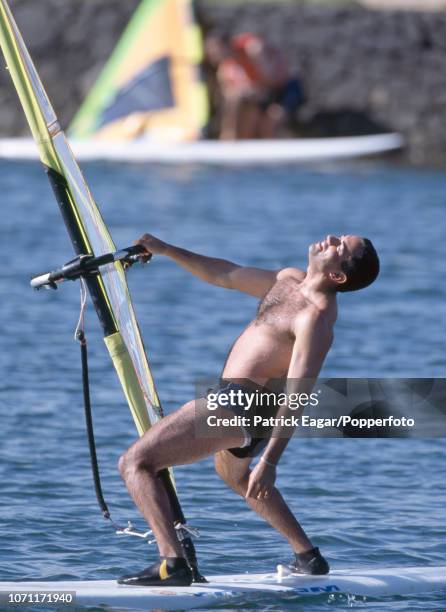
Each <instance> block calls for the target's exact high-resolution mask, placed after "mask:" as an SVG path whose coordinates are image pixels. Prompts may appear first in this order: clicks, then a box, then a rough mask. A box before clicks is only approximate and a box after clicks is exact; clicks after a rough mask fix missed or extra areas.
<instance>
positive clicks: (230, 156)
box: [0, 133, 404, 165]
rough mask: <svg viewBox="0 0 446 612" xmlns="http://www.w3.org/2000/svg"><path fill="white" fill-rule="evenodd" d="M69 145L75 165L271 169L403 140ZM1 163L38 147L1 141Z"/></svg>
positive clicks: (367, 151)
mask: <svg viewBox="0 0 446 612" xmlns="http://www.w3.org/2000/svg"><path fill="white" fill-rule="evenodd" d="M70 144H71V147H72V149H73V153H74V155H75V157H76V158H77V159H78V160H80V161H95V160H108V161H119V162H152V163H167V164H184V163H198V164H211V165H212V164H213V165H258V164H265V165H273V164H283V163H307V162H319V161H330V160H342V159H351V158H355V157H365V156H369V155H378V154H382V153H387V152H390V151H395V150H398V149H401V148H402V147H403V146H404V140H403V137H402V136H401V135H400V134H396V133H390V134H374V135H370V136H348V137H342V138H302V139H293V140H291V139H289V140H240V141H215V140H208V141H206V140H201V141H198V142H188V143H178V144H163V143H159V142H151V141H147V140H131V141H129V140H126V141H105V140H102V141H101V140H96V141H93V140H83V141H75V140H73V141H71V142H70ZM0 158H5V159H17V160H19V159H22V160H26V159H28V160H33V159H38V151H37V146H36V144H35V142H34V140H33V139H32V138H4V139H1V140H0Z"/></svg>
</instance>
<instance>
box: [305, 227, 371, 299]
mask: <svg viewBox="0 0 446 612" xmlns="http://www.w3.org/2000/svg"><path fill="white" fill-rule="evenodd" d="M309 271H310V272H319V273H322V274H323V275H324V276H325V277H326V279H327V281H328V284H329V286H330V287H332V288H333V289H334V290H335V291H342V292H347V291H357V290H358V289H363V288H364V287H367V286H368V285H371V284H372V283H373V281H374V280H375V279H376V277H377V276H378V274H379V259H378V255H377V253H376V251H375V248H374V246H373V244H372V243H371V242H370V240H368V239H367V238H361V237H359V236H340V237H339V238H338V237H336V236H327V237H326V238H325V239H324V240H321V241H320V242H315V243H314V244H312V245H310V249H309Z"/></svg>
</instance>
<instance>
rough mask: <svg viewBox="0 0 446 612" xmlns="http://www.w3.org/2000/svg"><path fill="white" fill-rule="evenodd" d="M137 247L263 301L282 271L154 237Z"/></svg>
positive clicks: (140, 242)
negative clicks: (251, 266) (207, 252)
mask: <svg viewBox="0 0 446 612" xmlns="http://www.w3.org/2000/svg"><path fill="white" fill-rule="evenodd" d="M137 244H140V245H142V246H143V247H144V248H145V249H146V250H147V251H148V252H149V253H153V254H156V255H165V256H167V257H170V258H171V259H173V260H174V261H175V262H176V263H177V264H179V265H180V266H181V267H182V268H184V269H185V270H187V271H188V272H191V274H194V275H195V276H198V278H201V280H204V281H206V282H207V283H211V284H212V285H217V286H219V287H225V288H226V289H236V290H238V291H242V292H243V293H248V294H250V295H254V296H256V297H259V298H260V297H263V296H264V295H265V294H266V293H267V292H268V291H269V289H270V288H271V287H272V285H273V284H274V283H275V282H276V279H277V274H278V272H273V271H271V270H262V269H261V268H250V267H244V266H239V265H237V264H235V263H232V262H231V261H227V260H225V259H218V258H215V257H206V256H204V255H199V254H198V253H192V251H187V250H186V249H181V248H179V247H176V246H173V245H171V244H167V243H166V242H163V241H162V240H159V239H158V238H156V237H155V236H152V235H151V234H144V236H142V237H141V238H140V239H139V240H138V241H137Z"/></svg>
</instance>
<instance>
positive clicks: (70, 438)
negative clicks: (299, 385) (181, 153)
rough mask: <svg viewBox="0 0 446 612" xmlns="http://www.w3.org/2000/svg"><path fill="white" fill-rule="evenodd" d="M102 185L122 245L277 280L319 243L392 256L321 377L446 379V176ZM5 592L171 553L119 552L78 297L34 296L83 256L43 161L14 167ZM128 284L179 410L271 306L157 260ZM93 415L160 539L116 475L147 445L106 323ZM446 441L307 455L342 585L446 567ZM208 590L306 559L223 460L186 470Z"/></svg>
mask: <svg viewBox="0 0 446 612" xmlns="http://www.w3.org/2000/svg"><path fill="white" fill-rule="evenodd" d="M85 173H86V176H87V178H88V180H89V182H90V185H91V188H92V191H93V193H94V195H95V198H96V200H97V202H98V203H99V205H100V207H101V210H102V213H103V216H104V218H105V220H106V222H107V224H108V225H109V227H110V229H111V232H112V235H113V237H114V240H115V242H116V244H117V245H119V246H120V247H124V246H128V245H130V244H132V243H133V241H134V240H135V239H136V238H137V237H139V236H140V235H141V234H142V233H144V232H151V233H154V234H155V235H158V236H160V237H161V238H163V239H164V240H166V241H168V242H171V243H174V244H177V245H180V246H182V247H185V248H188V249H191V250H194V251H197V252H201V253H204V254H208V255H212V256H216V257H224V258H227V259H230V260H233V261H236V262H238V263H242V264H246V265H254V266H260V267H266V268H272V269H276V268H280V267H285V266H291V265H298V266H301V267H302V266H305V262H306V253H307V247H308V244H309V243H310V242H312V241H315V240H318V239H320V238H321V237H323V236H325V235H326V234H327V233H334V234H336V233H343V234H347V233H358V234H361V235H366V236H368V237H370V238H371V239H372V240H373V241H374V242H375V244H376V246H377V248H378V250H379V252H380V255H381V261H382V273H381V276H380V279H379V281H378V282H377V283H376V284H375V285H374V286H372V287H371V288H369V289H367V290H366V291H364V292H359V293H358V294H352V295H345V296H341V299H340V316H339V320H338V323H337V326H336V339H335V343H334V346H333V348H332V350H331V353H330V355H329V357H328V359H327V361H326V364H325V367H324V370H323V372H322V375H323V376H342V377H398V376H404V377H444V376H445V373H446V367H445V365H446V359H445V348H444V347H445V306H444V304H445V301H446V285H445V282H444V272H445V256H446V247H445V244H446V240H445V235H446V234H445V229H446V175H445V174H444V173H440V172H433V171H428V170H413V169H407V168H404V167H396V166H391V165H386V164H384V163H373V164H371V163H360V164H354V165H351V164H344V165H341V166H339V165H333V166H332V165H325V166H322V167H317V168H296V167H281V168H266V169H265V168H262V169H259V168H246V169H243V170H236V169H218V168H201V167H194V166H190V167H187V166H182V167H162V166H154V167H148V166H147V165H128V166H116V165H112V164H91V165H86V166H85ZM0 193H1V199H2V212H1V221H0V251H1V259H2V266H1V267H0V281H1V287H2V294H1V295H2V299H1V301H0V337H1V342H2V350H1V352H0V370H1V373H2V376H1V379H0V415H1V430H0V431H1V433H0V499H1V510H0V536H1V540H0V581H1V580H38V579H39V580H63V579H87V580H91V579H113V578H114V577H116V576H118V575H120V574H121V573H127V572H128V571H129V570H130V571H132V570H137V569H140V568H142V567H144V566H145V565H147V564H148V563H149V561H150V559H151V558H153V557H154V556H155V549H148V547H147V545H145V544H144V543H143V542H141V541H139V540H138V539H136V538H135V539H134V540H133V539H131V538H127V539H126V538H119V537H117V536H115V535H114V533H113V530H112V529H111V528H110V527H109V526H108V524H107V523H105V522H104V521H103V519H102V518H101V516H100V513H99V511H98V509H97V506H96V502H95V498H94V491H93V488H92V479H91V474H90V468H89V457H88V448H87V442H86V435H85V426H84V417H83V406H82V395H81V392H82V390H81V383H80V362H79V354H78V351H79V349H78V346H77V343H76V342H75V341H74V340H73V331H74V327H75V325H76V322H77V317H78V311H79V289H78V286H77V284H76V283H66V284H65V285H64V286H63V287H62V288H60V290H58V291H57V292H49V291H48V292H39V293H33V292H32V290H31V289H30V288H29V277H30V276H31V275H32V274H34V273H38V272H42V271H46V270H48V269H51V268H52V267H56V266H57V265H59V264H61V263H64V262H65V261H68V260H69V259H71V258H72V256H73V255H72V248H71V245H70V243H69V240H68V238H67V234H66V231H65V228H64V226H63V223H62V220H61V217H60V213H59V211H58V208H57V205H56V203H55V200H54V198H53V195H52V193H51V192H50V189H49V186H48V184H47V180H46V178H45V176H44V174H43V172H42V170H41V167H40V166H39V165H38V164H34V163H6V162H1V163H0ZM129 284H130V287H131V291H132V295H133V297H134V302H135V308H136V312H137V315H138V319H139V322H140V327H141V330H142V334H143V337H144V339H145V343H146V345H147V349H148V354H149V357H150V361H151V365H152V369H153V372H154V376H155V379H156V381H157V384H158V389H159V393H160V395H161V398H162V400H163V403H164V407H165V410H166V411H167V412H170V411H172V410H174V409H176V408H177V407H179V406H180V405H181V404H182V403H184V402H185V401H186V400H188V399H190V398H191V397H193V394H194V383H195V381H196V380H197V379H199V378H203V377H215V376H217V375H218V374H219V372H220V370H221V367H222V365H223V362H224V359H225V357H226V354H227V351H228V349H229V348H230V346H231V344H232V342H233V341H234V339H235V337H236V336H237V335H238V334H239V333H240V331H241V330H242V328H243V326H244V325H246V324H247V323H248V322H249V320H250V318H251V317H252V316H253V314H254V312H255V308H256V302H255V300H254V299H253V298H251V297H249V296H245V295H241V294H237V293H234V292H230V291H224V290H222V289H219V288H216V287H213V286H210V285H206V284H204V283H202V282H200V281H199V280H197V279H196V278H194V277H192V276H190V275H188V274H187V273H185V272H184V271H183V270H181V269H180V268H178V267H176V266H175V265H174V264H173V263H172V262H171V261H168V260H166V259H163V258H162V257H159V258H158V257H155V258H154V260H153V262H152V263H151V264H150V265H148V266H146V267H145V268H136V267H135V268H133V269H132V270H131V272H130V274H129ZM87 334H88V339H89V346H90V368H91V385H92V399H93V405H94V418H95V426H96V436H97V443H98V453H99V459H100V466H101V472H102V475H103V484H104V490H105V493H106V498H107V500H108V502H109V505H110V507H111V509H112V514H113V516H114V518H115V519H116V520H117V521H120V522H125V521H126V520H127V519H132V520H134V522H136V523H138V521H139V525H140V526H143V524H142V522H141V521H140V520H139V518H138V516H137V513H136V510H135V509H134V507H133V505H132V503H131V501H130V500H129V498H128V495H127V493H126V490H125V488H124V486H123V484H122V483H121V480H120V478H119V476H118V473H117V467H116V466H117V461H118V458H119V456H120V454H121V453H122V452H123V450H124V449H125V448H127V447H128V446H129V445H130V444H131V442H132V441H133V439H134V437H135V431H134V427H133V423H132V421H131V417H130V414H129V411H128V409H127V407H126V405H125V403H124V401H123V396H122V393H121V390H120V387H119V383H118V382H117V380H116V376H115V373H114V371H113V369H112V366H111V364H110V362H109V358H108V355H107V354H106V350H105V347H104V345H103V341H102V335H101V331H100V328H99V325H98V323H97V320H96V315H95V313H94V312H93V311H92V309H91V308H90V310H89V312H88V316H87ZM445 466H446V450H445V445H444V441H443V440H441V439H435V440H434V439H427V440H423V439H418V440H415V439H410V440H409V439H386V440H384V439H363V440H358V439H326V438H322V439H298V440H293V441H292V442H291V443H290V445H289V448H288V449H287V452H286V454H285V456H284V457H283V459H282V461H281V465H280V469H279V476H278V484H279V487H280V488H281V489H282V491H283V493H284V496H285V497H286V499H287V500H288V501H289V503H290V506H291V507H292V508H293V510H294V511H295V512H296V515H297V516H298V518H299V520H300V521H301V522H302V524H303V525H304V527H305V529H306V530H307V531H308V533H309V534H310V535H311V537H312V538H313V540H314V542H315V544H316V545H318V546H320V547H321V549H322V551H323V552H324V554H325V555H326V556H327V558H328V559H329V560H330V563H331V565H332V567H335V568H355V569H357V568H360V567H365V566H375V567H383V566H404V565H407V566H409V565H444V564H445V561H444V559H445V554H446V537H445V536H446V526H445V507H446V485H445V481H444V472H445ZM176 478H177V483H178V490H179V495H180V498H181V500H182V503H183V506H184V509H185V512H186V514H187V516H188V518H189V521H190V523H191V524H192V525H194V526H197V527H199V528H200V530H201V533H202V536H201V538H200V540H198V541H197V548H198V553H199V557H200V561H201V567H202V569H203V571H204V572H205V573H208V574H211V573H235V572H242V571H252V572H263V571H265V572H268V571H272V570H273V569H274V568H275V565H276V564H277V563H278V562H281V561H286V560H287V559H288V558H289V556H290V551H289V550H288V549H287V546H286V544H285V543H284V542H283V541H282V540H281V538H280V537H279V536H278V535H277V534H276V533H274V532H273V531H272V530H271V529H270V528H269V527H267V526H266V525H264V524H263V523H262V522H261V520H260V519H258V518H257V517H256V516H254V515H253V514H252V513H251V512H250V511H249V510H248V508H247V507H246V505H245V504H244V502H243V500H241V499H238V498H237V497H236V496H235V495H234V494H233V493H231V492H230V491H228V490H227V489H226V488H225V487H224V485H223V484H222V483H221V482H220V481H219V479H218V477H217V476H216V475H215V473H214V471H213V466H212V461H211V460H205V461H202V462H200V463H199V464H195V465H191V466H187V467H181V468H178V469H176ZM349 607H353V608H361V609H362V608H364V609H369V610H373V612H375V611H389V610H390V611H392V612H393V611H402V610H426V609H428V610H436V611H439V610H445V609H446V593H444V592H443V593H438V594H431V595H420V596H417V597H410V598H401V597H396V598H386V599H382V600H368V601H363V600H362V598H357V599H355V600H352V599H348V598H345V597H344V598H342V597H339V598H335V600H330V599H329V598H328V596H326V595H324V596H321V597H316V598H314V599H313V598H312V599H302V600H294V601H289V600H286V599H284V600H280V599H277V598H274V599H266V598H264V597H263V596H261V597H255V598H247V599H246V600H243V601H240V602H238V603H237V604H234V606H232V607H231V606H230V605H228V604H227V605H225V606H221V605H220V606H218V609H220V610H221V609H225V610H230V609H231V610H235V609H237V610H245V609H265V610H266V609H268V610H304V609H305V610H309V611H320V610H328V609H331V610H332V609H346V608H349Z"/></svg>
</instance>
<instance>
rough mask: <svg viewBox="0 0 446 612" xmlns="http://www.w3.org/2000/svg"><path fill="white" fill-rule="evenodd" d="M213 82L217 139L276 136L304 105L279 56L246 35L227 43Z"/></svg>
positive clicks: (282, 59) (298, 87)
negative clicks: (218, 94) (217, 97)
mask: <svg viewBox="0 0 446 612" xmlns="http://www.w3.org/2000/svg"><path fill="white" fill-rule="evenodd" d="M217 83H218V86H219V89H220V92H221V104H222V116H221V130H220V138H221V139H222V140H236V139H253V138H277V137H279V136H281V135H283V132H284V129H285V127H286V125H287V123H289V121H290V119H291V118H292V117H293V116H294V115H295V113H296V111H297V109H298V107H299V106H300V105H301V104H302V103H303V101H304V96H303V91H302V87H301V85H300V82H299V79H298V78H297V77H295V76H294V77H293V76H292V75H291V73H290V69H289V66H288V62H287V60H286V58H285V56H284V54H283V53H282V52H281V51H280V50H279V49H277V48H276V47H274V46H273V45H269V44H267V43H266V41H265V40H263V39H262V38H261V37H260V36H258V35H256V34H252V33H250V32H245V33H243V34H238V35H237V36H234V37H233V38H232V39H231V42H230V48H229V53H228V54H227V56H226V57H224V58H223V59H222V60H221V61H220V62H219V65H218V68H217Z"/></svg>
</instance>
